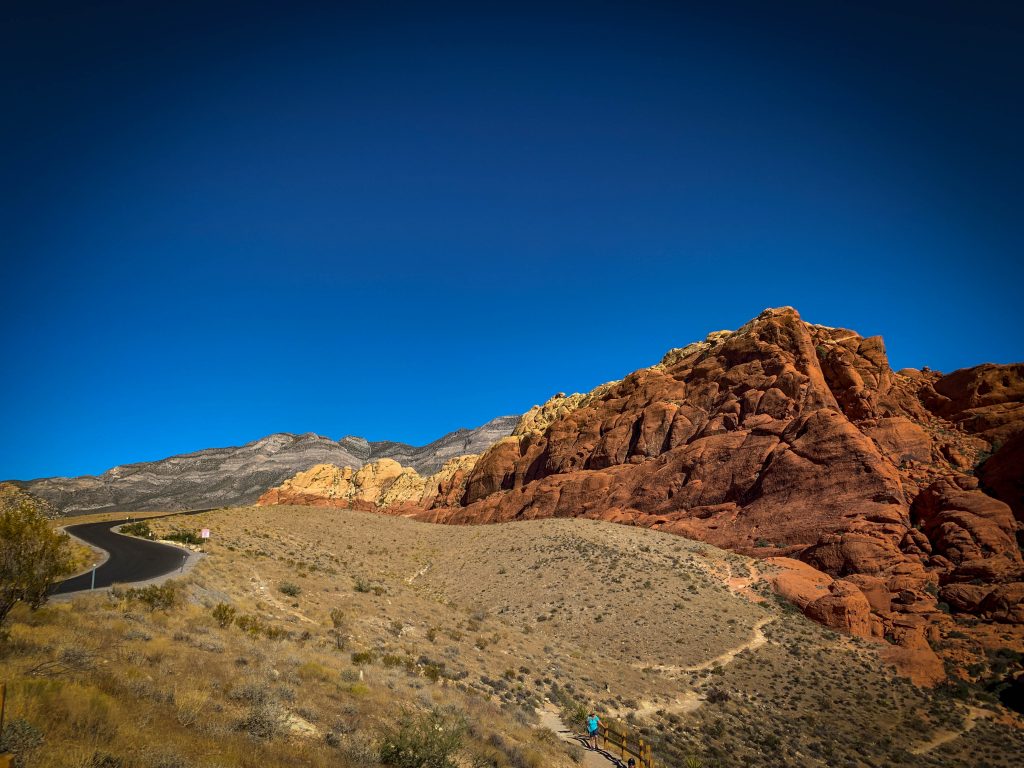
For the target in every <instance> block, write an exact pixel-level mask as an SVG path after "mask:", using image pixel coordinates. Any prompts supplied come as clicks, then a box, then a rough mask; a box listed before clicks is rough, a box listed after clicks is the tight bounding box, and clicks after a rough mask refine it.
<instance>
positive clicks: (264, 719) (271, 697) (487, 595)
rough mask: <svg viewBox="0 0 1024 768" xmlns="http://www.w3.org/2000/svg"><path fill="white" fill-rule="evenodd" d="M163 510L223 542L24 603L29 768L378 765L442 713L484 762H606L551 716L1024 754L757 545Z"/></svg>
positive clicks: (968, 702)
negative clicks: (115, 579) (145, 570)
mask: <svg viewBox="0 0 1024 768" xmlns="http://www.w3.org/2000/svg"><path fill="white" fill-rule="evenodd" d="M151 526H152V528H153V530H154V531H155V532H156V533H157V535H158V536H159V535H166V534H167V533H169V532H171V530H172V529H173V528H175V527H177V526H185V527H187V528H189V529H190V530H194V529H198V528H200V527H208V528H210V529H211V531H212V538H211V540H210V541H209V543H208V544H207V545H206V547H205V549H206V556H205V557H204V558H203V559H202V560H201V561H200V562H199V563H198V565H197V566H196V567H195V568H194V569H193V570H192V571H191V572H190V573H188V574H186V575H185V576H183V577H181V578H175V579H172V580H170V581H168V582H166V583H165V584H164V585H163V587H160V588H154V589H155V590H156V591H150V593H148V594H142V593H133V592H131V591H129V590H125V589H115V590H113V591H109V592H103V593H96V594H82V595H78V596H75V597H73V598H72V599H68V600H61V601H53V602H51V603H50V604H48V605H47V606H45V607H44V608H43V609H41V610H39V611H37V612H34V613H33V612H29V611H27V610H24V609H20V608H19V609H18V610H17V611H16V612H15V613H14V614H13V615H12V619H11V621H10V622H9V625H8V630H9V637H8V639H7V641H6V643H4V645H3V651H2V657H0V676H2V679H3V680H6V681H8V692H9V698H8V709H7V719H8V723H15V724H17V728H20V729H22V730H21V732H16V733H15V735H16V736H17V737H18V738H19V739H21V741H19V742H18V749H19V750H20V751H19V753H18V754H19V761H20V762H21V764H22V765H26V766H29V765H31V766H38V767H39V768H56V767H57V766H61V767H64V766H66V767H68V768H72V767H73V768H130V767H131V768H134V767H135V766H138V768H191V767H193V766H195V767H196V768H234V767H235V766H252V767H253V768H255V766H278V765H280V766H292V765H296V766H299V765H301V766H373V765H378V764H379V763H378V761H377V756H378V754H379V747H380V744H381V742H382V741H383V740H386V739H388V738H389V734H391V733H392V732H393V730H394V729H395V728H396V727H397V725H398V724H400V723H401V722H402V719H403V718H404V717H415V716H416V715H417V714H422V713H425V712H433V713H434V717H435V718H436V719H437V721H436V727H438V728H441V729H442V730H443V729H444V728H448V727H455V725H454V724H457V723H464V724H465V726H466V730H465V735H464V738H463V740H462V746H461V747H460V749H459V751H458V753H457V758H456V761H457V762H456V764H457V765H460V766H466V768H471V767H472V768H483V767H484V766H493V767H495V768H501V767H503V766H512V767H514V768H517V767H518V766H536V767H538V768H539V767H541V766H550V767H551V768H559V767H560V766H573V765H577V764H583V765H594V764H595V763H594V759H595V758H594V756H592V755H590V756H585V755H584V754H583V753H582V751H581V750H580V749H579V748H577V747H574V746H572V745H570V744H568V743H566V742H565V741H564V740H562V739H560V738H558V737H557V736H556V735H555V734H554V733H552V731H551V730H550V729H549V728H548V727H545V726H550V725H551V724H552V722H554V721H553V720H552V718H551V715H550V713H551V712H554V711H558V712H560V717H561V719H562V720H563V721H564V722H566V723H568V724H569V725H570V727H575V726H576V722H575V719H576V718H577V717H578V715H579V712H580V710H581V708H593V709H595V711H597V712H598V713H599V714H600V715H601V716H602V717H604V718H606V720H608V721H617V722H618V723H620V724H621V725H622V726H624V727H626V728H628V729H629V730H630V731H631V732H632V733H633V734H635V735H637V736H640V737H642V738H644V739H645V740H646V741H648V742H649V743H651V744H653V746H654V756H655V758H656V759H657V761H658V762H657V764H658V765H659V766H670V767H671V766H683V765H703V766H723V767H724V766H821V767H822V768H824V767H826V766H843V767H845V766H849V767H850V768H854V767H858V768H859V767H861V766H873V767H879V768H880V767H881V766H891V765H901V766H963V767H964V768H966V767H967V766H971V767H974V768H982V767H983V766H1017V765H1021V764H1024V730H1022V729H1021V723H1020V721H1019V719H1017V716H1015V715H1013V714H1012V713H1010V712H1009V711H1008V710H1006V709H1004V708H1003V707H1001V706H1000V705H999V704H998V703H997V702H996V700H995V699H994V697H992V696H986V695H985V694H984V692H983V691H979V690H973V689H967V688H965V687H963V686H956V685H947V686H944V687H940V688H937V689H934V690H928V689H921V688H917V687H915V686H914V685H912V684H911V683H910V681H909V680H907V679H905V678H902V677H899V676H898V675H897V674H896V673H895V670H894V668H892V667H891V666H890V665H889V664H887V663H886V661H885V660H884V658H883V656H882V654H881V653H880V651H881V650H882V648H883V645H882V644H880V643H874V642H871V641H867V640H862V639H858V638H851V637H847V636H844V635H840V634H837V633H835V632H833V631H831V630H828V629H826V628H824V627H822V626H819V625H817V624H815V623H813V622H811V621H809V620H808V619H806V618H805V617H803V616H802V615H801V614H800V613H799V612H798V611H796V610H794V609H793V608H792V607H790V606H788V605H787V604H785V603H782V602H780V601H779V600H778V599H777V598H775V597H774V596H772V594H771V592H770V590H769V589H768V588H767V586H766V584H765V583H764V582H763V581H762V580H761V572H760V569H759V564H758V562H757V561H756V560H752V559H750V558H746V557H743V556H739V555H736V554H732V553H729V552H726V551H722V550H719V549H716V548H715V547H711V546H708V545H706V544H701V543H697V542H693V541H689V540H687V539H684V538H682V537H679V536H675V535H672V534H665V533H659V532H656V531H652V530H647V529H643V528H634V527H627V526H622V525H615V524H611V523H603V522H597V521H591V520H583V519H552V520H543V521H533V522H518V523H505V524H498V525H488V526H473V527H459V526H435V525H431V524H427V523H419V522H414V521H411V520H407V519H405V518H399V517H389V516H383V515H376V514H371V513H362V512H355V511H347V510H338V509H324V508H309V507H243V508H232V509H223V510H216V511H211V512H206V513H203V514H200V515H194V516H189V517H182V518H174V517H169V518H161V519H155V520H153V521H152V523H151ZM545 712H547V713H548V714H544V713H545ZM542 714H544V716H543V724H542V720H541V715H542ZM584 761H586V762H584ZM688 761H689V762H688ZM597 764H600V762H598V763H597ZM604 764H606V765H612V763H611V762H608V761H605V763H604Z"/></svg>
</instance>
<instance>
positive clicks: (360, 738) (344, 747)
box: [328, 733, 380, 766]
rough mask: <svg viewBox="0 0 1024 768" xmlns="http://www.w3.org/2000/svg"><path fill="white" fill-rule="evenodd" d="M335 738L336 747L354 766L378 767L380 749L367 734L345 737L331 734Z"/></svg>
mask: <svg viewBox="0 0 1024 768" xmlns="http://www.w3.org/2000/svg"><path fill="white" fill-rule="evenodd" d="M328 736H333V737H334V738H333V741H334V742H335V743H334V746H337V747H338V751H340V752H341V754H342V755H344V756H345V757H346V758H347V759H348V762H349V763H351V764H352V765H365V766H371V765H378V757H379V755H380V748H379V747H378V746H377V744H376V743H375V742H374V741H373V740H372V739H371V738H370V737H369V736H367V735H366V734H363V733H351V734H346V735H344V736H338V735H337V734H334V733H330V734H328Z"/></svg>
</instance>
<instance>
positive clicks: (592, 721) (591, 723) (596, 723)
mask: <svg viewBox="0 0 1024 768" xmlns="http://www.w3.org/2000/svg"><path fill="white" fill-rule="evenodd" d="M600 725H601V718H599V717H598V716H597V715H595V714H594V713H593V712H591V713H590V717H588V718H587V741H588V742H589V743H590V748H591V749H597V729H598V728H599V727H600Z"/></svg>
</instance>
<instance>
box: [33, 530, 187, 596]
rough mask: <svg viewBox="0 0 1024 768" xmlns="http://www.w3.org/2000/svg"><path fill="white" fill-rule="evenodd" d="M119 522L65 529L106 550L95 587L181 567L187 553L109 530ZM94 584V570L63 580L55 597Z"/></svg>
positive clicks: (164, 572) (152, 576)
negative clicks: (108, 555)
mask: <svg viewBox="0 0 1024 768" xmlns="http://www.w3.org/2000/svg"><path fill="white" fill-rule="evenodd" d="M115 525H120V523H117V522H102V523H82V524H80V525H69V526H67V528H65V529H64V530H66V531H67V532H68V533H71V534H74V535H75V536H77V537H78V538H80V539H81V540H82V541H85V542H88V543H89V544H92V545H93V546H94V547H99V548H100V549H103V550H106V551H107V552H108V553H109V554H110V557H109V558H108V559H107V561H106V562H105V563H103V565H101V566H100V567H99V568H97V569H96V588H97V589H99V588H100V587H109V586H110V585H111V584H125V583H128V582H133V581H146V580H147V579H155V578H156V577H157V576H163V575H164V574H167V573H171V572H172V571H175V570H177V569H179V568H181V566H182V563H183V562H184V560H185V558H186V557H187V556H188V552H186V551H185V550H183V549H178V548H177V547H172V546H169V545H167V544H157V543H156V542H153V541H146V540H145V539H139V538H136V537H134V536H122V535H121V534H119V533H114V532H113V531H112V530H110V529H111V528H112V527H113V526H115ZM91 585H92V571H89V572H87V573H83V574H81V575H80V576H75V577H74V578H71V579H68V580H67V581H62V582H61V583H60V584H58V585H57V587H56V588H55V589H54V590H53V592H52V594H55V595H60V594H64V593H67V592H78V591H79V590H83V589H89V588H90V586H91Z"/></svg>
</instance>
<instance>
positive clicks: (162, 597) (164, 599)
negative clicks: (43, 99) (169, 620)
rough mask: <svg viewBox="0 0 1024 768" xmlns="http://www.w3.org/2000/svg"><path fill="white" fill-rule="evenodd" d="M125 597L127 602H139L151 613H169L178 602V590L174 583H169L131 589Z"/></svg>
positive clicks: (126, 592)
mask: <svg viewBox="0 0 1024 768" xmlns="http://www.w3.org/2000/svg"><path fill="white" fill-rule="evenodd" d="M124 596H125V599H127V600H138V601H139V602H140V603H142V604H143V605H145V606H146V607H147V608H149V610H151V611H168V610H170V609H171V608H173V607H174V604H175V603H176V602H177V601H178V590H177V588H176V587H175V585H174V583H173V582H168V583H166V584H150V585H149V586H148V587H136V588H133V589H129V590H126V591H125V593H124Z"/></svg>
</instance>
